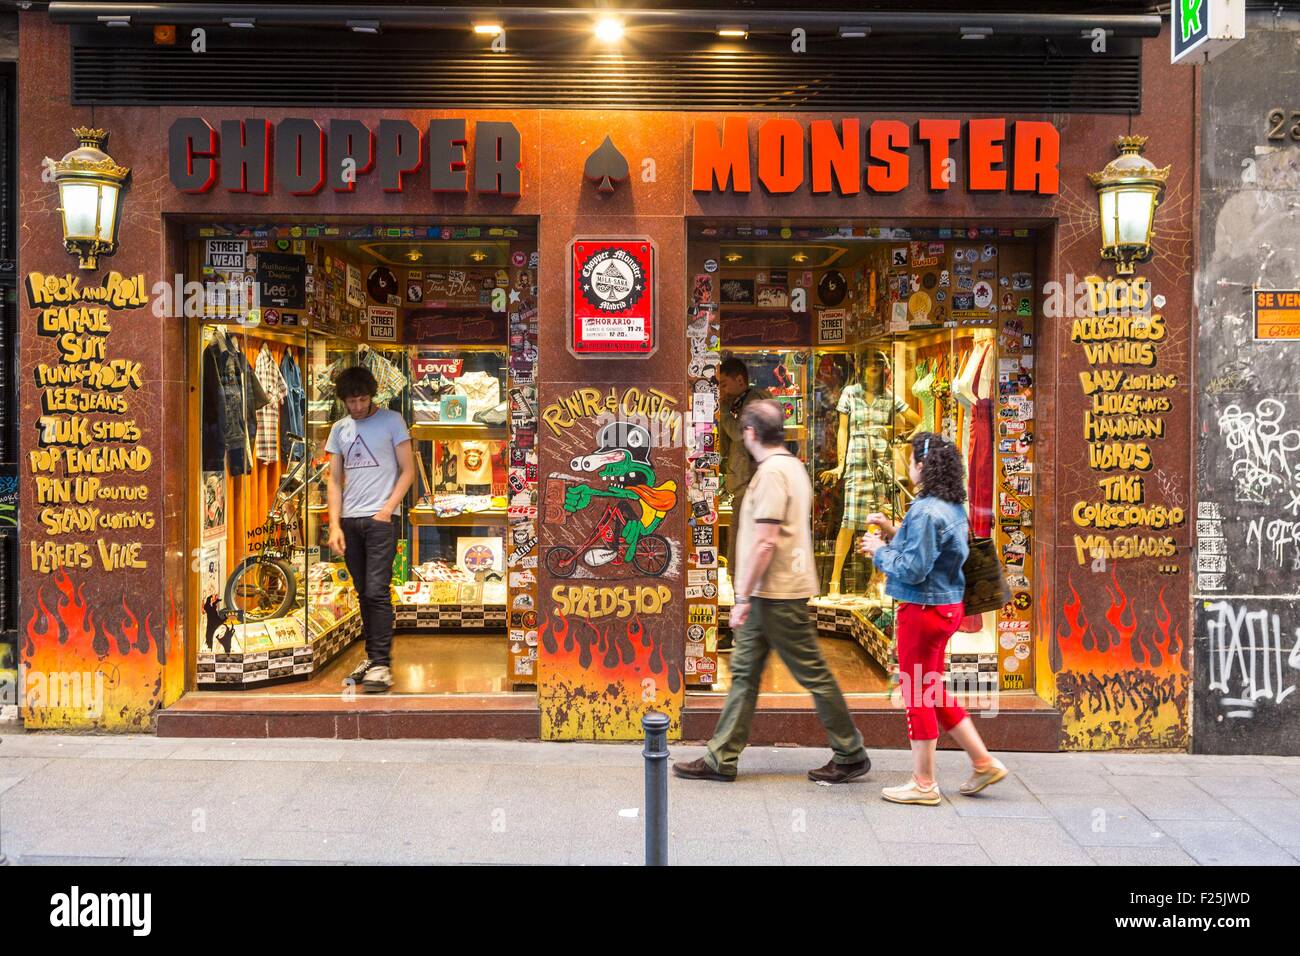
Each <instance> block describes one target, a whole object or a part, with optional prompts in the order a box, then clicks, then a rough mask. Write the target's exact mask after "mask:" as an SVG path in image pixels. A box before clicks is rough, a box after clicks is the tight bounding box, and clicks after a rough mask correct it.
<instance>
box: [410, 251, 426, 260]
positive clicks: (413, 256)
mask: <svg viewBox="0 0 1300 956" xmlns="http://www.w3.org/2000/svg"><path fill="white" fill-rule="evenodd" d="M406 258H407V259H408V260H409V261H411V262H419V261H420V260H421V259H423V258H424V253H423V252H421V251H420V250H419V249H412V250H411V251H410V252H408V253H407V254H406Z"/></svg>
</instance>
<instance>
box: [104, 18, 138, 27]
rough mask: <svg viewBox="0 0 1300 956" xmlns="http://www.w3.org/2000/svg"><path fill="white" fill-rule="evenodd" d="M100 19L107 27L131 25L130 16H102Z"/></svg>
mask: <svg viewBox="0 0 1300 956" xmlns="http://www.w3.org/2000/svg"><path fill="white" fill-rule="evenodd" d="M98 20H99V22H100V23H102V24H104V26H106V27H129V26H130V25H131V18H130V17H129V16H102V17H99V18H98Z"/></svg>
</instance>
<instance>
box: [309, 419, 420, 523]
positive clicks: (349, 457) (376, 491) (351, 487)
mask: <svg viewBox="0 0 1300 956" xmlns="http://www.w3.org/2000/svg"><path fill="white" fill-rule="evenodd" d="M410 440H411V435H410V432H408V431H407V430H406V422H405V421H404V420H403V419H402V416H401V415H399V414H397V412H394V411H390V410H389V409H387V408H380V409H377V410H376V411H375V412H374V414H372V415H370V416H369V417H368V418H361V419H356V418H353V417H352V416H351V415H349V416H348V417H347V418H344V419H342V420H340V421H337V422H335V423H334V427H333V428H331V429H330V437H329V441H327V442H326V443H325V450H326V451H327V452H329V453H330V454H331V455H341V456H342V457H343V514H342V515H341V516H340V517H343V518H369V517H371V516H372V515H374V514H375V513H376V512H378V511H379V510H380V509H381V508H383V506H384V504H385V502H387V501H388V496H389V495H391V494H392V493H393V487H394V486H395V485H396V484H397V476H398V474H399V469H398V467H397V446H398V445H401V444H402V443H404V442H408V441H410ZM401 510H402V507H401V505H398V506H397V507H396V508H394V509H393V514H399V513H400V512H401Z"/></svg>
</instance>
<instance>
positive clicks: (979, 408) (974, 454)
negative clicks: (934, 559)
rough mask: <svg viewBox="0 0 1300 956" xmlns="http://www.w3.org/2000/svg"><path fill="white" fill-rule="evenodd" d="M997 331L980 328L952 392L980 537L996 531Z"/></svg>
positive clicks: (967, 629) (980, 622) (979, 625)
mask: <svg viewBox="0 0 1300 956" xmlns="http://www.w3.org/2000/svg"><path fill="white" fill-rule="evenodd" d="M993 344H994V333H993V331H992V330H991V329H977V330H976V332H975V337H974V347H973V348H972V349H971V352H970V355H969V356H968V357H967V359H966V364H965V365H964V366H962V370H961V374H960V375H959V376H958V378H957V379H956V380H955V381H954V382H953V396H954V397H955V398H956V399H957V402H958V404H960V405H961V407H962V409H963V410H964V411H965V414H964V415H963V416H962V419H963V420H962V446H961V447H962V449H963V451H964V453H965V456H966V507H967V510H968V513H969V514H970V530H971V533H972V534H973V535H975V536H976V537H977V538H987V537H988V536H989V535H990V534H992V532H993V506H992V491H993V400H992V398H993V381H994V372H995V371H996V368H995V366H996V364H997V361H996V359H997V357H996V355H995V354H994V349H993ZM986 621H987V622H989V623H990V624H991V623H992V622H993V617H992V612H990V613H989V614H983V615H980V614H968V615H967V616H966V617H965V618H963V619H962V623H961V627H960V630H961V631H962V632H964V633H968V634H971V633H977V632H979V631H982V630H983V629H984V624H985V622H986Z"/></svg>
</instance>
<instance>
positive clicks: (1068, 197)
mask: <svg viewBox="0 0 1300 956" xmlns="http://www.w3.org/2000/svg"><path fill="white" fill-rule="evenodd" d="M1187 175H1188V174H1187V171H1186V170H1184V171H1183V174H1182V175H1181V176H1179V178H1178V180H1177V181H1176V182H1174V183H1173V185H1169V186H1166V187H1165V195H1164V201H1163V202H1161V203H1160V205H1159V206H1157V207H1156V216H1155V222H1154V223H1153V224H1152V227H1151V248H1152V251H1153V255H1152V257H1151V261H1150V262H1147V263H1144V264H1143V266H1142V268H1144V269H1145V270H1147V271H1150V272H1154V273H1155V275H1156V276H1158V277H1159V279H1160V280H1161V282H1162V283H1164V284H1165V285H1166V286H1168V285H1174V284H1176V283H1177V282H1179V281H1180V280H1182V279H1186V278H1187V277H1188V275H1190V272H1189V269H1190V265H1191V255H1192V227H1191V205H1192V193H1191V187H1190V186H1189V185H1188V182H1187ZM1049 209H1050V213H1051V214H1052V215H1055V216H1056V219H1057V236H1058V237H1059V238H1060V243H1061V245H1060V252H1061V257H1062V258H1065V257H1067V256H1068V254H1069V253H1070V251H1071V250H1072V249H1073V248H1074V247H1075V246H1076V245H1078V244H1079V243H1081V242H1091V243H1093V244H1094V246H1093V248H1100V244H1101V214H1100V213H1098V211H1097V193H1096V191H1095V190H1093V189H1091V188H1089V189H1088V191H1087V192H1086V193H1084V192H1081V191H1080V190H1078V189H1076V188H1075V187H1073V186H1071V185H1070V184H1069V183H1065V182H1062V183H1061V191H1060V193H1058V194H1057V196H1056V198H1055V199H1054V200H1053V201H1052V203H1051V206H1050V207H1049Z"/></svg>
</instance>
